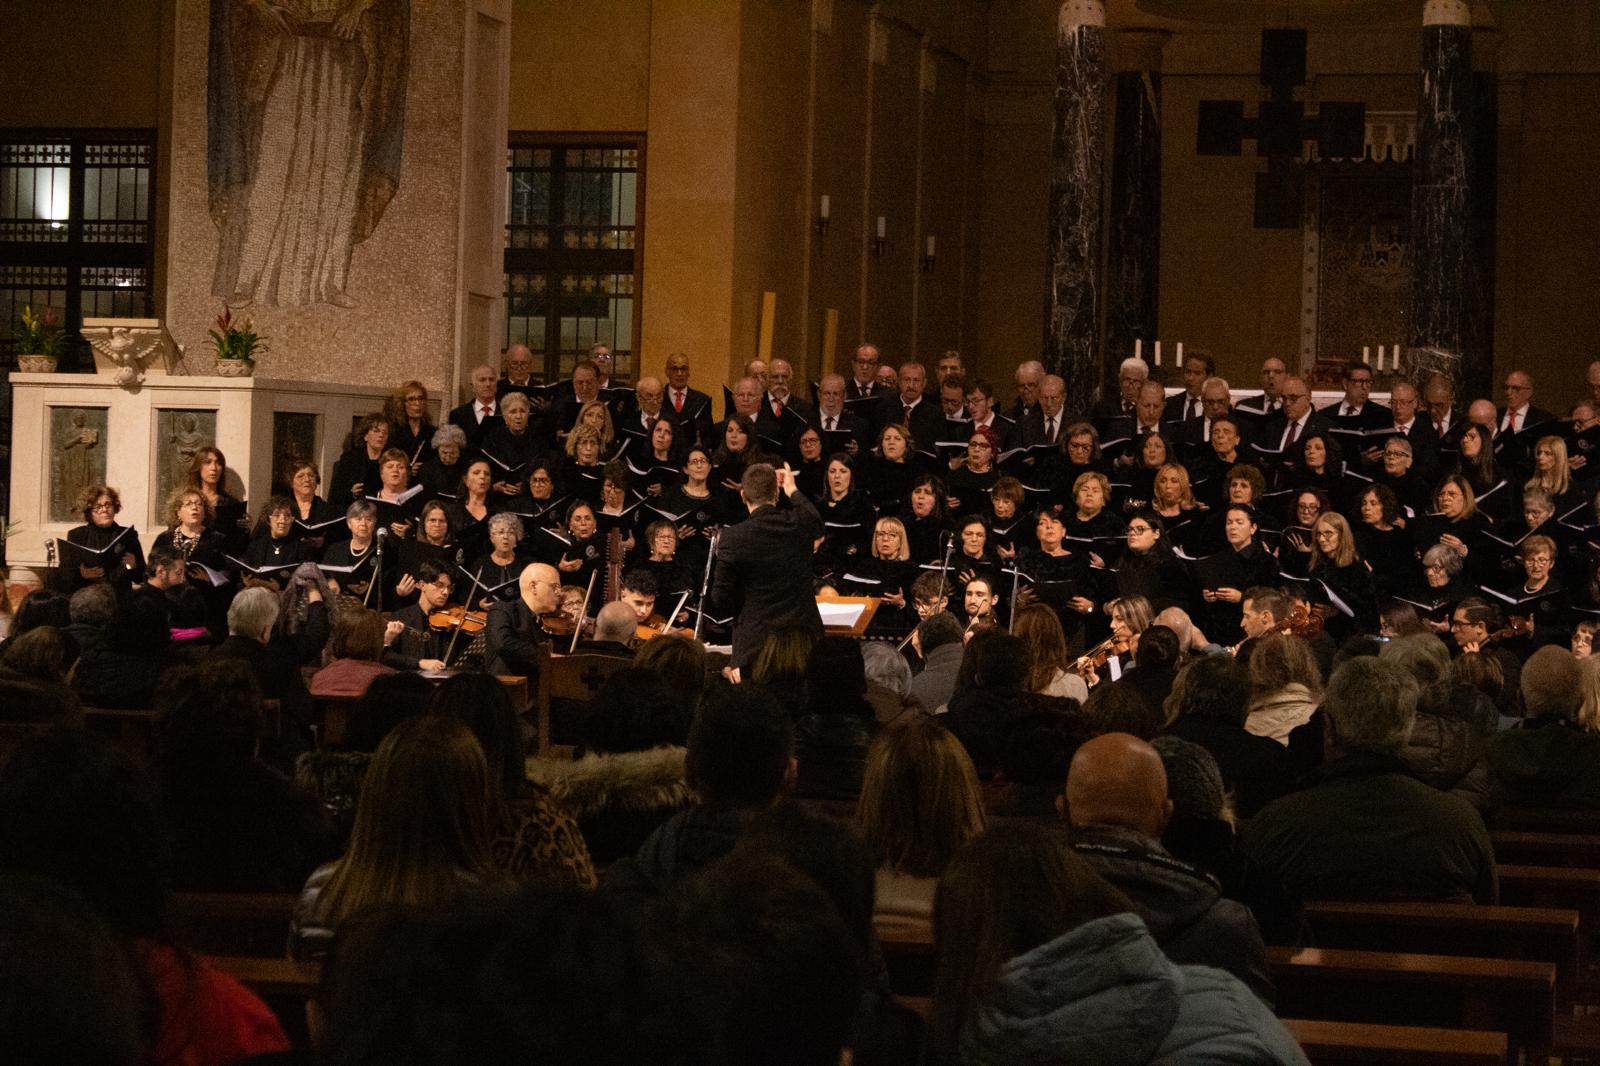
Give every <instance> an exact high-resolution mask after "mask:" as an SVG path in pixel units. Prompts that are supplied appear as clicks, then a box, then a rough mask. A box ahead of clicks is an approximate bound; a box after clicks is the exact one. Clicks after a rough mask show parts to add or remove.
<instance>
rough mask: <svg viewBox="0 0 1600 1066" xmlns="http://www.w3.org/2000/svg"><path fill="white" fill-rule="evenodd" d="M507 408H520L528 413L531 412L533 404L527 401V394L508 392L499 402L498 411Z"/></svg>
mask: <svg viewBox="0 0 1600 1066" xmlns="http://www.w3.org/2000/svg"><path fill="white" fill-rule="evenodd" d="M507 407H521V408H524V409H526V410H529V411H532V410H533V404H532V403H531V402H530V401H529V400H528V397H527V394H526V393H521V392H508V393H506V394H505V396H504V397H503V398H502V399H501V400H500V410H502V411H504V410H505V409H506V408H507Z"/></svg>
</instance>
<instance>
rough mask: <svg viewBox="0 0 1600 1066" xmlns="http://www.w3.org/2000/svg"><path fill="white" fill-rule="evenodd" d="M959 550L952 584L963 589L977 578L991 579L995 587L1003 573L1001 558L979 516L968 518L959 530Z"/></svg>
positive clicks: (952, 561)
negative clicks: (1001, 572)
mask: <svg viewBox="0 0 1600 1066" xmlns="http://www.w3.org/2000/svg"><path fill="white" fill-rule="evenodd" d="M956 544H957V550H956V553H955V556H954V557H953V558H952V559H951V560H950V571H951V581H952V583H953V584H954V585H955V586H956V587H957V588H959V589H965V588H966V585H967V582H969V581H971V580H972V579H973V578H975V577H980V576H981V577H984V578H987V579H988V580H989V582H990V584H991V586H992V585H993V584H994V582H995V580H996V579H997V578H998V575H999V573H1000V570H1001V562H1000V557H999V556H998V555H996V554H995V551H994V548H993V547H992V546H991V545H990V544H989V527H988V524H987V523H986V522H985V521H984V520H983V518H981V517H980V516H978V515H968V516H967V517H966V518H963V519H962V520H961V522H960V526H959V529H958V530H957V540H956Z"/></svg>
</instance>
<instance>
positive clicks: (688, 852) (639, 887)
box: [600, 804, 760, 895]
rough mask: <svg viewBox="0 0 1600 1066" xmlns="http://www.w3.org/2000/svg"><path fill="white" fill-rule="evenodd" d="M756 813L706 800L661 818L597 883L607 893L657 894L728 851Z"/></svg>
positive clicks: (755, 811) (747, 808) (746, 808)
mask: <svg viewBox="0 0 1600 1066" xmlns="http://www.w3.org/2000/svg"><path fill="white" fill-rule="evenodd" d="M758 813H760V812H759V811H758V810H756V809H755V808H749V807H722V806H711V805H709V804H701V805H700V806H696V807H690V808H689V809H688V810H685V811H680V812H678V813H677V814H675V815H673V816H672V817H671V818H668V819H667V820H666V821H665V822H663V823H661V827H660V828H659V829H657V830H656V831H655V832H654V833H651V834H650V838H649V839H648V840H646V841H645V842H644V843H643V844H641V845H640V846H639V850H638V851H637V852H635V853H634V854H633V855H631V856H629V857H628V858H626V859H623V860H622V861H620V862H618V863H616V864H615V865H613V866H612V867H611V869H609V870H607V871H606V875H605V877H604V878H602V879H601V882H600V886H601V888H603V889H605V890H606V891H610V892H621V893H636V894H639V895H659V894H660V893H662V892H665V891H666V890H667V889H669V888H671V887H672V886H673V885H674V884H675V883H676V882H677V881H678V880H679V879H680V878H683V877H688V876H689V875H690V874H692V873H694V872H695V871H696V870H698V869H700V868H701V867H702V866H707V865H709V864H711V863H713V862H715V861H716V860H718V859H720V858H722V857H723V856H724V855H726V854H728V852H730V851H732V850H733V846H734V844H736V843H738V841H739V837H741V836H743V835H744V831H745V828H746V827H747V826H749V824H750V821H751V819H753V818H755V816H756V815H757V814H758Z"/></svg>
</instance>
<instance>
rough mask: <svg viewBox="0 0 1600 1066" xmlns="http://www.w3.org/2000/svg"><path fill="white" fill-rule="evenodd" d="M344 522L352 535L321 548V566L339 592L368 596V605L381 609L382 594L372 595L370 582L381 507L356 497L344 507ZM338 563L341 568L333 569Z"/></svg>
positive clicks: (375, 559)
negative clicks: (370, 594)
mask: <svg viewBox="0 0 1600 1066" xmlns="http://www.w3.org/2000/svg"><path fill="white" fill-rule="evenodd" d="M345 525H346V526H347V527H348V528H349V530H350V539H349V540H345V541H340V542H339V543H337V544H330V545H328V547H326V548H324V549H323V551H322V568H323V570H324V571H325V572H326V573H328V574H329V577H328V584H329V585H331V586H332V587H333V591H334V592H336V593H343V594H344V595H346V596H355V597H357V598H362V599H367V600H368V601H369V602H368V606H372V607H375V608H379V609H381V606H382V605H381V603H380V602H379V601H380V600H381V599H382V597H381V596H380V597H370V596H369V595H368V593H369V591H370V589H369V586H370V584H371V583H372V581H373V580H374V578H376V577H377V576H378V575H377V568H378V559H377V547H378V545H377V537H376V536H375V533H376V531H377V527H378V508H377V507H375V506H374V505H373V504H372V503H370V502H369V501H367V500H356V501H355V502H354V503H352V504H351V505H350V506H349V507H348V508H346V510H345ZM334 567H338V568H339V569H338V570H334V569H333V568H334Z"/></svg>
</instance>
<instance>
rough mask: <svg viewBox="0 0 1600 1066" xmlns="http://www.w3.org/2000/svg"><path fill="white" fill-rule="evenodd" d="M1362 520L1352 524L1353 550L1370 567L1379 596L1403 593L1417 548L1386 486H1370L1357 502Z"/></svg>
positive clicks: (1398, 504)
mask: <svg viewBox="0 0 1600 1066" xmlns="http://www.w3.org/2000/svg"><path fill="white" fill-rule="evenodd" d="M1359 507H1360V513H1361V522H1360V524H1359V525H1357V526H1356V527H1355V536H1356V551H1357V553H1359V554H1360V556H1361V558H1363V559H1365V560H1366V561H1367V563H1368V565H1370V566H1371V567H1372V580H1373V583H1374V584H1375V585H1376V586H1377V590H1378V595H1380V596H1383V597H1389V596H1400V595H1404V594H1406V593H1407V592H1408V591H1409V590H1410V587H1411V584H1412V570H1413V560H1415V558H1416V551H1415V550H1414V549H1413V547H1412V544H1411V531H1410V529H1408V528H1407V526H1406V522H1405V519H1404V517H1402V515H1401V513H1400V502H1399V501H1398V500H1397V499H1396V498H1395V494H1394V492H1393V491H1392V490H1391V489H1390V488H1389V486H1387V485H1370V486H1368V487H1367V490H1366V491H1365V492H1363V493H1362V494H1361V499H1360V502H1359Z"/></svg>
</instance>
